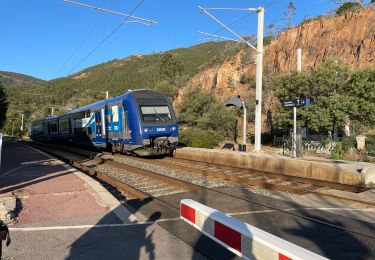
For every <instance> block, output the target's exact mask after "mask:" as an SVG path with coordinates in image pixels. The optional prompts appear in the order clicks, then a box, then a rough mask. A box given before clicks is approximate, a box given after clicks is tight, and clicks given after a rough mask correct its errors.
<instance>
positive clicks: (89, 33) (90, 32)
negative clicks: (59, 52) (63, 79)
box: [54, 1, 115, 77]
mask: <svg viewBox="0 0 375 260" xmlns="http://www.w3.org/2000/svg"><path fill="white" fill-rule="evenodd" d="M114 3H115V1H113V2H112V5H111V6H113V4H114ZM107 14H108V13H104V14H103V16H102V17H101V18H100V19H99V21H98V22H97V23H96V24H95V25H94V27H93V28H92V29H91V30H90V31H89V32H88V33H87V34H86V36H85V37H84V38H83V40H82V41H81V43H80V44H79V45H78V46H77V48H76V49H75V50H74V51H73V52H72V54H71V55H70V56H69V57H68V58H67V59H66V60H65V62H64V63H63V64H62V65H61V67H60V68H59V69H58V70H57V71H56V73H55V75H54V77H56V76H57V75H58V74H59V73H60V72H61V71H62V70H63V69H64V68H65V66H66V65H67V64H68V62H69V61H70V60H71V59H72V58H73V57H74V55H76V54H77V52H78V50H79V49H81V47H82V46H83V44H85V43H86V41H87V40H88V39H89V38H90V36H91V34H92V33H93V32H94V31H95V30H96V28H97V27H98V26H99V24H101V23H102V22H103V20H104V19H105V17H106V16H107Z"/></svg>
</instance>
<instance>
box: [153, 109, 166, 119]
mask: <svg viewBox="0 0 375 260" xmlns="http://www.w3.org/2000/svg"><path fill="white" fill-rule="evenodd" d="M154 111H155V115H156V116H157V117H158V118H159V119H161V120H162V121H163V122H165V119H164V118H163V117H162V116H160V115H159V114H158V112H156V107H154Z"/></svg>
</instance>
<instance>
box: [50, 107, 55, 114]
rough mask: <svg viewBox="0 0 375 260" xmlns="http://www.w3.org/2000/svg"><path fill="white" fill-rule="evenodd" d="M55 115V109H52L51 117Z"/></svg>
mask: <svg viewBox="0 0 375 260" xmlns="http://www.w3.org/2000/svg"><path fill="white" fill-rule="evenodd" d="M54 114H55V108H54V107H51V115H52V116H53V115H54Z"/></svg>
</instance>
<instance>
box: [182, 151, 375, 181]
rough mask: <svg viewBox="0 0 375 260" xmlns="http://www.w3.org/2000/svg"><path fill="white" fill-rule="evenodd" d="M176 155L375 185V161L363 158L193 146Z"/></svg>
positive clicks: (294, 174)
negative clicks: (337, 157)
mask: <svg viewBox="0 0 375 260" xmlns="http://www.w3.org/2000/svg"><path fill="white" fill-rule="evenodd" d="M175 157H176V158H181V159H190V160H197V161H202V162H210V163H216V164H221V165H226V166H236V167H243V168H248V169H253V170H257V171H265V172H270V173H281V174H285V175H290V176H298V177H304V178H311V179H317V180H323V181H330V182H336V183H342V184H348V185H357V186H367V185H368V186H369V187H372V186H371V185H372V182H373V180H374V179H375V170H374V173H373V175H374V176H373V177H372V178H370V177H369V176H367V175H369V174H370V172H372V171H370V170H368V169H375V164H371V163H362V162H350V161H339V160H329V159H323V158H316V157H306V158H304V159H294V158H290V157H286V156H282V155H276V154H274V155H273V154H264V153H245V152H234V151H223V150H215V149H202V148H191V147H184V148H179V149H177V150H176V152H175ZM367 179H368V181H367Z"/></svg>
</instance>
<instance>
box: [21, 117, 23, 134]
mask: <svg viewBox="0 0 375 260" xmlns="http://www.w3.org/2000/svg"><path fill="white" fill-rule="evenodd" d="M22 135H23V113H22V114H21V136H22Z"/></svg>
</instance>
